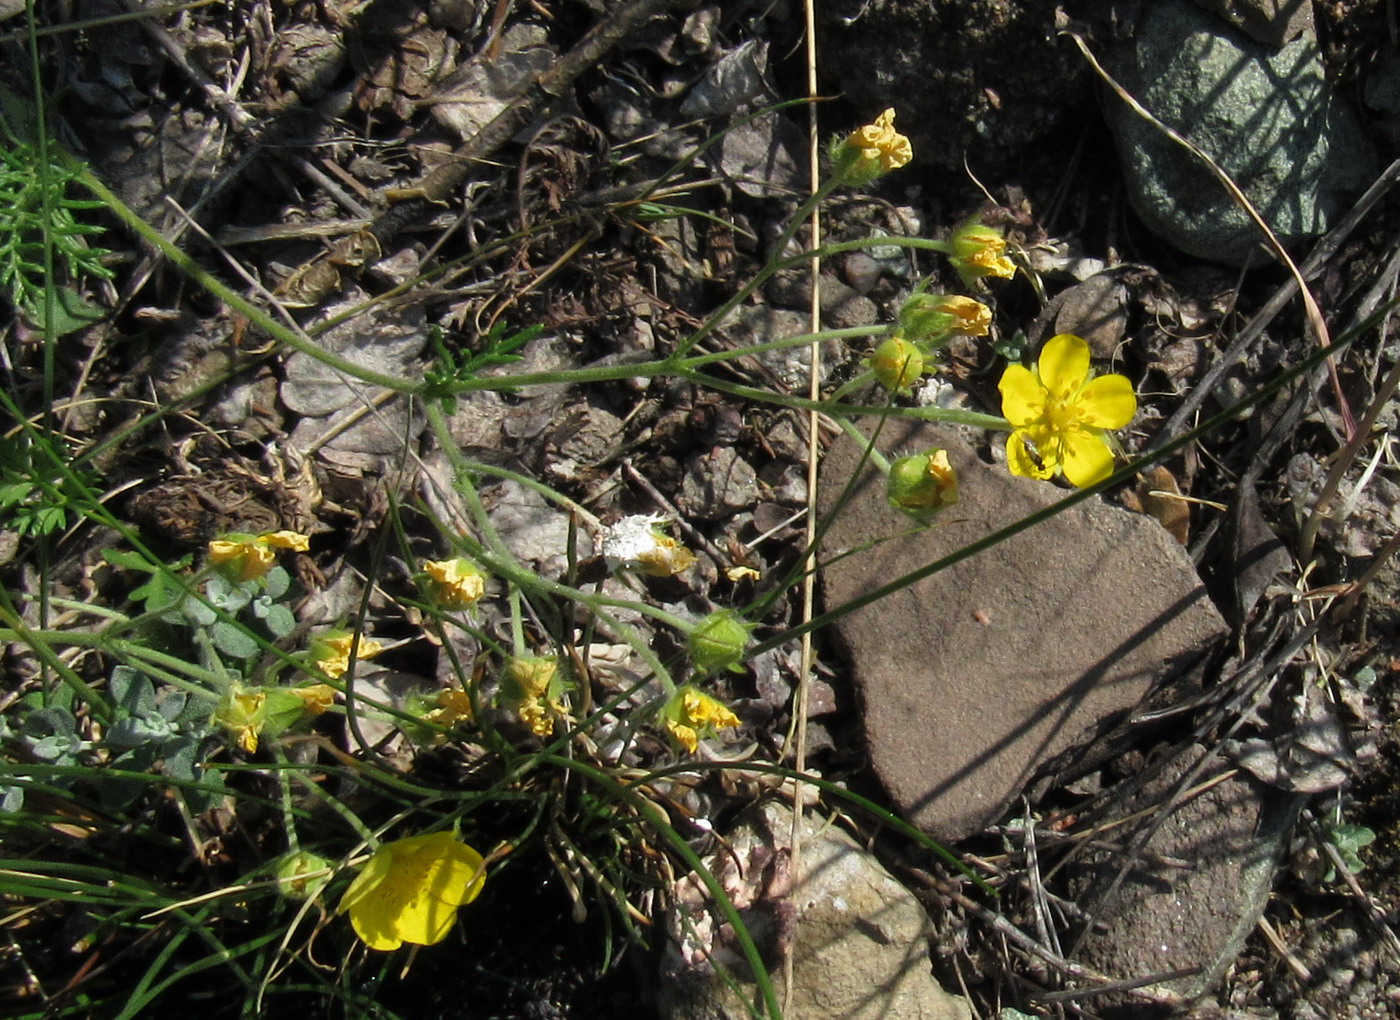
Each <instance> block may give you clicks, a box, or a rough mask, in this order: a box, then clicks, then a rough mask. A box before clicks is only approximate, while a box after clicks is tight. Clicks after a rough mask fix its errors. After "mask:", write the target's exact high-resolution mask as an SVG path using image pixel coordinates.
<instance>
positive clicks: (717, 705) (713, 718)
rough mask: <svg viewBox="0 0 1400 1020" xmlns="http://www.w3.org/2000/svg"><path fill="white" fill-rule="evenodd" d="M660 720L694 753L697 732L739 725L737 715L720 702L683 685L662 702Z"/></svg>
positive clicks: (697, 742)
mask: <svg viewBox="0 0 1400 1020" xmlns="http://www.w3.org/2000/svg"><path fill="white" fill-rule="evenodd" d="M661 722H662V725H664V726H665V727H666V731H667V732H668V733H670V734H671V736H672V737H674V738H675V740H676V743H678V744H680V745H681V746H682V747H684V748H685V749H686V750H687V751H689V752H690V753H691V754H694V753H695V750H696V748H698V747H699V746H700V737H701V736H703V735H705V734H708V733H713V732H714V731H715V730H717V729H733V728H734V727H735V726H738V725H739V717H738V716H737V715H735V714H734V713H733V712H731V711H730V710H729V706H727V705H726V704H725V703H724V702H722V701H719V700H718V699H716V698H712V697H710V696H709V695H708V694H704V693H702V692H700V691H698V690H696V689H695V688H694V687H690V686H685V687H681V688H679V689H678V690H677V691H676V693H675V694H673V695H671V699H670V700H669V701H667V702H666V707H665V708H663V709H662V710H661Z"/></svg>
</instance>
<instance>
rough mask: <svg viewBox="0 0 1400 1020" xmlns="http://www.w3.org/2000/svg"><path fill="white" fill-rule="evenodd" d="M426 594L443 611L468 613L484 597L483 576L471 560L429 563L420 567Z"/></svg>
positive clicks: (430, 561)
mask: <svg viewBox="0 0 1400 1020" xmlns="http://www.w3.org/2000/svg"><path fill="white" fill-rule="evenodd" d="M423 573H424V574H426V575H427V576H428V581H429V584H428V591H429V593H430V594H431V595H432V598H433V601H434V602H436V603H437V604H438V605H439V606H441V607H442V608H443V609H467V608H470V607H471V606H474V605H476V604H477V602H479V601H480V600H481V596H483V595H485V594H486V576H485V575H484V574H482V572H481V568H480V567H478V566H477V565H476V564H475V563H473V562H472V561H471V560H467V559H462V558H461V557H458V558H457V559H455V560H429V561H428V562H426V563H424V564H423Z"/></svg>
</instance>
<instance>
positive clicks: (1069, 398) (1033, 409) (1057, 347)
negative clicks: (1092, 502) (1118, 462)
mask: <svg viewBox="0 0 1400 1020" xmlns="http://www.w3.org/2000/svg"><path fill="white" fill-rule="evenodd" d="M998 389H1000V390H1001V413H1002V415H1003V416H1004V417H1005V418H1006V420H1007V421H1008V422H1010V423H1011V427H1012V428H1013V429H1014V430H1015V431H1014V432H1012V433H1011V436H1010V437H1009V438H1008V439H1007V440H1006V466H1007V467H1008V468H1010V469H1011V473H1012V474H1014V475H1021V476H1023V477H1026V478H1041V479H1045V478H1052V477H1054V475H1055V473H1056V472H1058V471H1063V472H1064V475H1065V477H1066V478H1068V479H1069V481H1070V483H1071V484H1073V485H1075V486H1078V487H1079V488H1081V489H1082V488H1085V487H1087V486H1090V485H1093V484H1095V483H1096V482H1100V481H1102V480H1103V479H1105V478H1107V477H1108V476H1109V475H1110V474H1111V473H1112V472H1113V450H1112V448H1111V447H1110V443H1111V442H1112V437H1111V436H1109V435H1108V430H1110V429H1119V428H1122V427H1123V426H1124V425H1126V424H1128V422H1130V421H1132V420H1133V415H1134V414H1136V413H1137V396H1136V395H1135V394H1134V393H1133V384H1132V383H1130V382H1129V381H1128V380H1127V379H1126V378H1125V377H1123V376H1121V375H1102V376H1099V377H1098V378H1097V379H1096V378H1093V372H1092V369H1091V368H1090V364H1089V345H1088V344H1087V343H1085V342H1084V341H1083V340H1081V339H1080V338H1079V337H1077V336H1072V335H1071V334H1069V333H1061V334H1060V335H1059V336H1055V337H1051V338H1050V339H1049V340H1048V341H1046V343H1045V346H1044V348H1042V349H1041V352H1040V361H1039V363H1038V364H1037V365H1036V367H1035V368H1034V369H1029V368H1025V367H1024V366H1022V365H1009V366H1007V369H1006V372H1005V373H1004V374H1003V375H1002V377H1001V382H1000V383H998Z"/></svg>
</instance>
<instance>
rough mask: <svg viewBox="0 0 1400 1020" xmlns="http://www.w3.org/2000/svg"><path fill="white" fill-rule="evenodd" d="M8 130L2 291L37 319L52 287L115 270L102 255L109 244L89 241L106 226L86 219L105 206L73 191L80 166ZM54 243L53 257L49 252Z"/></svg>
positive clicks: (0, 140) (1, 157) (1, 219)
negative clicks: (49, 155)
mask: <svg viewBox="0 0 1400 1020" xmlns="http://www.w3.org/2000/svg"><path fill="white" fill-rule="evenodd" d="M5 135H6V137H0V292H3V293H4V294H6V295H7V296H8V297H9V299H10V301H11V303H12V304H13V305H14V306H15V308H16V309H18V310H19V311H21V312H23V313H24V314H25V315H26V316H28V317H29V318H31V319H35V320H37V319H40V318H41V317H42V315H43V309H44V304H45V300H46V297H45V295H46V293H47V290H48V288H49V287H54V288H61V287H63V286H64V285H65V284H71V283H74V282H76V281H78V280H79V279H81V278H83V277H100V278H102V279H111V277H112V271H111V270H110V269H109V268H107V266H106V265H104V264H103V261H102V260H103V258H104V257H105V256H107V255H108V254H109V252H108V250H107V249H105V248H99V247H95V246H94V245H92V244H91V243H90V242H89V238H91V237H92V236H93V235H95V234H100V233H102V231H103V229H104V228H102V227H101V226H98V225H96V224H94V223H89V222H84V219H85V218H87V214H89V213H91V212H93V211H94V210H97V209H102V208H104V206H103V204H102V203H101V202H97V201H93V200H91V199H81V198H75V197H73V196H72V195H70V191H72V190H73V187H72V186H73V183H74V180H75V178H76V177H77V173H78V171H77V170H76V169H73V168H69V167H67V166H65V165H63V164H62V163H61V162H59V161H57V160H55V159H53V158H46V157H45V155H41V150H40V147H39V146H36V145H34V144H32V143H30V142H27V141H24V140H22V139H20V138H19V137H17V136H16V135H15V134H14V133H13V132H10V131H7V132H5ZM50 246H52V249H53V256H52V261H51V262H50V260H49V257H48V256H47V255H46V251H47V250H48V248H49V247H50ZM50 265H51V266H52V277H51V275H50V271H49V266H50ZM54 277H56V278H54ZM60 300H62V299H61V298H60ZM63 304H64V305H65V306H67V305H71V304H72V302H70V301H64V302H63Z"/></svg>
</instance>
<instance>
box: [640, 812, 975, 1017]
mask: <svg viewBox="0 0 1400 1020" xmlns="http://www.w3.org/2000/svg"><path fill="white" fill-rule="evenodd" d="M755 815H756V816H755ZM755 815H751V816H750V817H749V818H748V819H747V820H746V821H744V822H743V823H742V824H741V825H740V826H739V827H738V829H737V830H736V831H735V832H734V833H733V834H732V835H731V837H730V839H729V846H728V848H727V849H726V850H724V851H723V852H721V853H720V854H718V855H716V856H715V857H712V858H711V859H710V860H709V861H708V864H709V866H710V867H711V868H712V869H713V870H714V872H715V874H716V876H717V877H718V878H719V879H720V881H721V883H722V884H723V885H724V887H725V891H726V893H728V894H729V896H730V898H731V899H732V900H733V902H734V904H735V906H736V907H737V908H738V909H739V910H740V912H741V916H743V917H744V919H745V924H746V925H747V926H748V927H749V929H750V932H751V933H752V934H753V935H754V937H755V940H756V942H757V943H758V948H759V951H760V954H761V955H763V956H764V957H765V964H766V965H767V966H768V968H769V972H770V976H771V978H772V980H774V981H775V982H776V983H777V987H778V989H779V995H781V981H782V962H781V961H782V957H783V952H784V951H788V952H791V953H792V954H793V957H794V959H793V994H792V1001H791V1002H790V1003H789V1005H788V1009H787V1011H786V1013H785V1015H786V1016H790V1017H800V1018H802V1020H969V1018H970V1016H971V1013H970V1011H969V1009H968V1006H967V1003H966V1002H965V1001H964V1000H963V999H961V998H959V997H957V996H954V995H949V994H948V993H947V992H945V991H944V990H943V989H942V988H941V987H939V985H938V982H936V981H935V980H934V979H933V974H932V966H931V965H930V963H929V957H928V945H927V937H928V930H929V920H928V917H927V915H926V914H925V913H924V910H923V907H921V906H920V905H919V901H918V900H917V899H915V898H914V895H913V894H912V893H910V892H909V890H907V889H905V888H904V887H903V886H902V885H900V884H899V883H898V882H896V881H895V880H894V879H893V878H892V877H891V876H890V874H889V872H887V871H886V870H885V869H884V868H883V867H881V865H880V863H879V862H878V861H877V860H875V857H874V856H873V855H872V854H870V853H868V852H866V851H865V850H863V849H862V848H861V847H860V845H859V844H857V843H856V842H855V840H853V839H851V837H850V836H848V835H846V833H845V832H843V831H841V830H840V829H837V828H835V827H834V826H829V825H822V826H821V827H820V828H818V825H817V824H815V823H814V822H813V821H812V820H811V819H810V818H804V820H803V837H802V855H801V869H800V874H799V875H798V876H797V877H796V880H795V881H794V880H793V876H791V874H790V872H789V868H788V862H790V860H791V858H790V834H791V830H792V814H791V812H790V811H789V809H788V808H786V807H785V806H783V805H780V804H776V803H774V802H772V801H769V802H767V803H765V804H764V805H763V806H762V808H761V809H760V810H759V811H758V812H756V813H755ZM676 902H677V907H678V910H679V911H681V912H683V913H684V915H685V923H682V922H681V921H680V919H679V917H678V916H677V915H675V914H673V916H672V917H671V919H670V934H671V939H670V942H669V943H668V947H667V953H666V957H665V960H664V961H663V964H662V968H663V974H662V982H661V995H660V1000H661V1001H660V1005H661V1015H662V1017H664V1018H666V1020H740V1018H744V1020H747V1018H748V1017H750V1016H752V1015H753V1014H752V1011H751V1008H750V1006H749V1005H748V1003H752V1002H753V1001H754V998H755V996H756V995H757V991H756V986H755V985H753V984H752V982H751V981H749V980H746V979H745V978H746V974H747V969H746V968H745V967H744V966H743V963H742V959H741V957H740V956H739V955H738V954H737V953H736V952H735V950H734V947H733V944H732V942H730V941H729V940H728V939H727V938H726V932H725V929H724V926H723V925H722V924H717V923H716V915H715V914H714V912H712V910H711V909H710V906H709V900H708V896H707V894H705V893H704V892H703V891H701V890H700V888H699V887H698V886H697V885H696V884H695V882H694V879H693V878H691V879H685V880H682V881H681V883H679V887H678V889H677V893H676ZM713 962H719V963H721V964H723V965H724V967H725V968H726V969H728V970H730V971H731V972H732V974H733V976H734V977H735V978H737V979H738V981H739V987H740V989H741V990H742V992H743V994H744V996H745V997H746V1000H747V1001H746V1002H744V1001H740V999H739V997H738V996H736V995H735V993H734V992H733V991H732V990H731V989H730V988H729V987H728V986H727V984H726V983H725V980H724V978H723V976H721V975H720V974H718V973H716V970H715V967H714V966H713Z"/></svg>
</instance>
